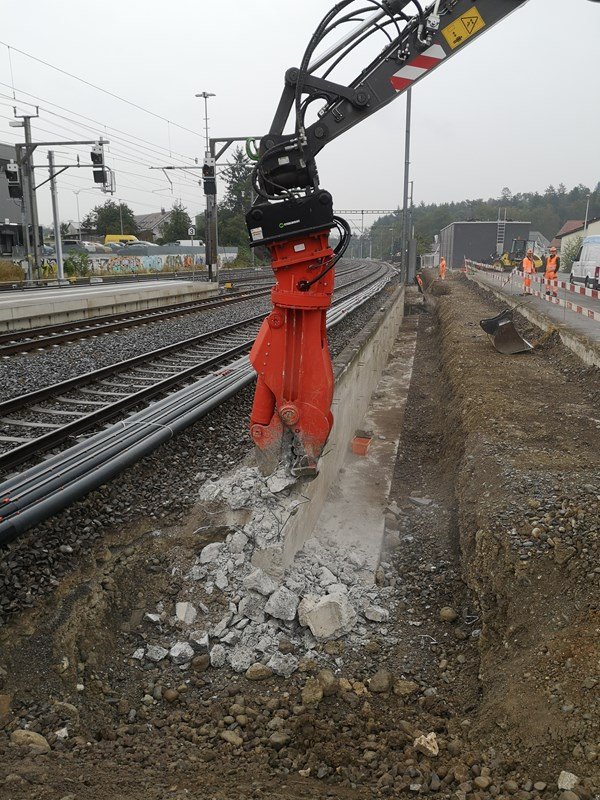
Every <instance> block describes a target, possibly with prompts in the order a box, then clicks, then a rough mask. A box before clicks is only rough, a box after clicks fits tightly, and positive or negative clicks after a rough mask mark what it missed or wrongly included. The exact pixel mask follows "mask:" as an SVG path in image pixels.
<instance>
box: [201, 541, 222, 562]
mask: <svg viewBox="0 0 600 800" xmlns="http://www.w3.org/2000/svg"><path fill="white" fill-rule="evenodd" d="M222 550H223V543H222V542H213V543H212V544H207V545H206V547H203V548H202V552H201V553H200V563H201V564H212V562H213V561H217V559H219V558H220V557H221V551H222Z"/></svg>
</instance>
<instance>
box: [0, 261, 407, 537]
mask: <svg viewBox="0 0 600 800" xmlns="http://www.w3.org/2000/svg"><path fill="white" fill-rule="evenodd" d="M391 277H392V273H391V272H388V273H387V274H386V275H383V276H376V277H375V278H374V279H373V280H372V281H371V282H370V284H369V285H368V286H367V287H366V288H363V289H359V290H354V291H353V292H350V293H348V295H346V296H345V297H344V298H341V299H339V300H337V301H336V307H335V308H334V309H332V310H331V311H330V313H329V314H328V322H327V326H328V327H331V326H332V325H335V324H337V323H338V322H339V321H340V320H341V319H343V318H344V317H345V315H346V314H347V313H348V312H349V311H350V310H351V309H352V308H356V307H358V306H360V305H362V304H363V303H364V302H366V301H367V300H368V299H370V298H371V297H372V296H373V295H375V294H376V293H378V292H379V291H380V290H381V289H382V288H383V287H384V286H385V285H386V284H387V283H388V282H389V281H390V280H391ZM357 296H358V298H359V302H357ZM254 378H255V373H254V370H253V369H252V367H251V366H250V364H249V363H248V361H247V358H246V357H245V356H244V357H242V358H238V359H237V360H236V361H235V362H234V363H232V364H230V365H229V366H228V367H227V368H226V369H222V370H220V372H219V373H212V374H210V375H207V376H205V377H204V378H201V379H200V380H198V381H196V382H195V383H194V384H192V385H191V386H187V387H184V388H183V389H180V390H179V391H177V392H175V393H173V394H171V395H168V396H167V397H166V398H163V399H162V400H160V401H158V402H156V403H154V404H152V405H151V406H149V407H147V408H145V409H143V410H142V411H140V412H138V413H136V414H133V415H132V416H130V417H129V418H128V419H127V420H124V421H121V422H119V423H116V424H115V425H112V426H111V427H110V428H108V429H106V430H104V431H101V432H100V433H97V434H95V435H94V436H92V437H90V438H89V439H86V440H85V441H83V442H80V443H78V444H76V445H74V446H73V447H71V448H69V449H68V450H67V451H65V452H63V453H60V454H58V455H55V456H52V457H50V458H47V459H45V460H44V461H43V462H41V463H40V464H37V465H35V466H33V467H30V468H29V469H28V470H26V471H25V472H23V473H21V474H19V475H16V476H14V477H12V478H9V479H8V480H6V481H4V483H2V484H1V485H0V498H1V499H0V544H3V543H7V542H9V541H11V540H12V539H14V538H16V537H17V536H18V535H20V534H21V533H23V532H24V531H26V530H27V529H29V528H30V527H32V526H33V525H35V524H37V523H39V522H41V521H43V520H45V519H47V518H48V517H49V516H51V515H52V514H55V513H57V512H58V511H60V510H62V509H64V508H66V507H67V506H69V505H70V504H71V503H73V502H74V501H75V500H77V499H79V498H80V497H82V496H84V495H85V494H87V493H88V492H89V491H91V490H93V489H94V488H97V487H98V486H101V485H102V484H103V483H105V482H106V481H107V480H109V479H110V478H112V477H114V476H115V475H116V474H118V473H119V472H121V471H122V470H124V469H126V468H127V467H128V466H131V465H132V464H133V463H135V462H136V461H138V460H139V459H141V458H143V457H145V456H147V455H148V454H149V453H151V452H152V451H153V450H155V449H156V448H157V447H159V446H160V445H161V444H163V443H164V442H166V441H167V440H168V439H170V438H171V437H172V436H174V435H175V434H176V433H178V432H179V431H181V430H183V429H184V428H186V427H188V426H189V425H191V424H193V423H194V422H196V421H197V420H198V419H200V418H201V417H203V416H205V415H206V414H207V413H208V412H209V411H211V410H212V409H213V408H215V407H216V406H217V405H219V404H220V403H223V402H224V401H225V400H227V399H228V398H230V397H232V396H233V395H234V394H235V393H237V392H238V391H239V390H240V389H242V388H243V387H244V386H247V385H248V384H249V383H251V382H252V381H253V380H254Z"/></svg>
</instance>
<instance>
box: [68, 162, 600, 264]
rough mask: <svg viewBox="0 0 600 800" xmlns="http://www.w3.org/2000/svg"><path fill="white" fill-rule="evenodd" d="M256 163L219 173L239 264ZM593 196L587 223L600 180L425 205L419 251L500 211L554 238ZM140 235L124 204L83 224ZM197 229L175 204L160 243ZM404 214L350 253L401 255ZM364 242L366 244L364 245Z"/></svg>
mask: <svg viewBox="0 0 600 800" xmlns="http://www.w3.org/2000/svg"><path fill="white" fill-rule="evenodd" d="M252 169H253V165H252V162H251V161H250V160H249V159H248V157H247V156H246V154H245V152H244V151H243V150H242V148H237V149H236V150H235V151H234V152H233V153H232V156H231V158H230V160H229V162H228V163H227V164H226V165H225V166H224V167H223V168H222V169H221V173H220V177H221V179H222V180H223V181H224V183H225V191H224V194H223V198H222V200H221V201H220V202H219V204H218V220H219V243H220V244H221V245H223V246H225V247H237V248H238V253H239V256H238V258H239V260H240V262H242V263H243V262H246V261H249V260H250V247H249V244H248V232H247V230H246V223H245V214H246V212H247V210H248V209H249V208H250V206H251V205H252V200H253V191H252V183H251V175H252ZM588 198H589V212H588V213H589V219H594V218H595V217H598V216H600V182H598V183H597V184H596V186H595V188H594V189H590V188H589V187H587V186H584V185H583V184H578V185H577V186H574V187H573V188H572V189H570V190H567V188H566V186H565V185H564V184H562V183H560V184H559V185H558V186H557V187H554V186H552V185H551V186H548V188H547V189H546V190H545V191H544V192H543V193H540V192H517V193H514V194H513V192H512V191H511V190H510V189H509V188H508V187H505V188H504V189H502V191H501V193H500V195H499V196H498V197H490V198H488V199H487V200H486V199H482V198H479V199H476V200H461V201H457V202H452V203H424V202H421V203H419V204H418V205H416V206H415V207H414V208H413V209H412V223H413V225H414V230H415V237H416V239H417V250H418V252H419V253H425V252H428V251H429V250H430V248H431V246H432V244H433V241H434V237H435V236H436V235H437V234H439V232H440V231H441V230H442V229H443V228H445V227H446V226H447V225H450V223H452V222H463V221H470V220H496V219H497V218H498V213H499V211H501V212H502V215H504V210H506V218H507V220H512V221H529V222H531V229H532V230H535V231H540V232H541V233H543V234H544V236H546V237H547V238H548V239H550V240H552V239H553V238H554V236H555V235H556V234H557V233H558V231H559V230H560V228H561V227H562V226H563V225H564V223H565V222H566V221H567V220H570V219H576V220H583V219H584V218H585V213H586V206H587V203H588ZM121 221H122V225H123V233H131V234H136V233H137V232H138V231H137V226H136V224H135V218H134V215H133V212H132V210H131V209H130V208H129V206H128V205H127V204H126V203H116V202H115V201H114V200H108V201H107V202H106V203H104V205H102V206H97V207H96V208H94V209H93V210H92V211H91V212H90V214H88V216H87V217H86V218H85V219H84V221H83V226H82V227H83V228H84V230H88V231H90V232H93V233H97V234H99V235H105V234H106V233H119V232H120V231H121ZM191 224H195V226H196V235H197V237H198V238H200V239H202V238H204V236H205V220H204V215H203V214H200V215H198V216H197V217H196V219H195V222H194V223H192V220H191V219H190V216H189V214H188V212H187V209H186V208H185V206H183V205H182V204H181V203H180V202H176V203H175V204H174V205H173V208H172V210H171V217H170V220H169V222H168V223H167V225H166V226H165V227H164V229H163V230H162V231H161V234H162V235H161V238H160V239H159V243H160V242H164V243H167V242H172V241H176V240H177V239H188V238H189V236H188V232H187V230H188V228H189V227H190V225H191ZM401 233H402V212H401V211H400V209H398V211H396V212H394V213H393V214H388V215H386V216H383V217H379V218H378V219H377V220H375V221H374V222H373V224H372V225H371V227H370V228H369V229H368V230H365V231H364V232H363V233H362V235H360V234H359V235H358V236H356V235H355V236H354V243H353V245H352V247H351V250H350V251H349V254H350V255H352V256H355V257H360V256H361V255H362V256H363V257H366V256H368V255H371V256H372V257H373V258H386V257H389V256H391V255H394V254H396V253H397V252H399V250H400V248H401ZM361 239H362V241H361Z"/></svg>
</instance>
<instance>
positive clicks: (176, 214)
mask: <svg viewBox="0 0 600 800" xmlns="http://www.w3.org/2000/svg"><path fill="white" fill-rule="evenodd" d="M191 224H192V220H191V219H190V215H189V214H188V212H187V209H186V207H185V206H184V205H183V203H181V202H180V201H177V202H175V203H174V204H173V208H172V209H171V215H170V217H169V221H168V222H167V223H166V225H163V228H162V232H161V233H162V235H161V238H160V240H159V241H160V243H161V244H166V243H167V242H176V241H177V240H178V239H189V238H190V236H189V233H188V228H189V227H190V225H191Z"/></svg>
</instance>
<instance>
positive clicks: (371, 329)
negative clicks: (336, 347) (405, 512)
mask: <svg viewBox="0 0 600 800" xmlns="http://www.w3.org/2000/svg"><path fill="white" fill-rule="evenodd" d="M403 316H404V287H400V288H398V289H396V290H395V291H394V294H393V296H392V298H391V300H390V303H389V305H388V306H386V308H385V309H383V310H382V311H379V312H377V314H375V315H374V317H373V318H372V320H371V322H370V323H369V324H368V325H366V326H365V328H364V330H363V331H362V332H361V334H360V336H358V337H357V338H356V339H354V340H353V341H352V342H350V344H349V345H348V346H347V347H346V349H345V350H343V351H342V353H340V355H339V356H338V357H337V358H336V359H335V360H334V362H333V368H334V373H335V394H334V398H333V405H332V411H333V414H334V424H333V429H332V431H331V434H330V437H329V441H328V442H327V447H326V454H325V455H324V456H323V457H322V458H321V460H320V462H319V468H320V472H319V475H318V477H317V478H316V479H315V480H313V481H311V482H310V483H303V484H302V487H301V491H302V496H303V498H306V499H307V500H308V501H309V502H306V503H304V504H303V505H301V506H299V508H298V511H297V512H296V514H294V516H292V517H290V518H289V519H288V521H287V522H286V525H285V527H284V529H283V536H284V541H283V544H282V545H278V546H277V547H274V548H270V549H266V550H257V551H255V553H254V556H253V558H252V560H253V563H254V564H256V566H260V567H261V568H262V569H264V570H265V571H266V572H269V573H270V574H272V575H281V573H282V572H283V570H284V569H285V568H286V567H287V566H288V565H289V564H290V563H291V562H292V560H293V558H294V555H295V554H296V553H297V552H298V550H299V549H300V548H301V547H302V545H303V544H304V542H306V540H307V539H309V538H310V536H311V535H312V532H313V529H314V527H315V525H316V523H317V520H318V518H319V515H320V513H321V509H322V508H323V505H324V503H325V499H326V497H327V494H328V492H329V489H330V488H331V485H332V484H333V482H334V481H335V479H336V478H337V475H338V473H339V471H340V468H341V467H342V464H343V463H344V459H345V458H346V454H347V452H348V448H349V447H350V443H351V441H352V438H353V436H354V433H355V431H356V429H357V428H358V427H360V425H361V424H362V421H363V418H364V415H365V412H366V410H367V408H368V406H369V400H370V398H371V394H372V393H373V391H374V389H375V387H376V386H377V383H378V381H379V378H380V376H381V373H382V371H383V368H384V367H385V364H386V362H387V359H388V356H389V354H390V352H391V350H392V346H393V344H394V341H395V339H396V336H397V334H398V330H399V328H400V325H401V323H402V318H403Z"/></svg>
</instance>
